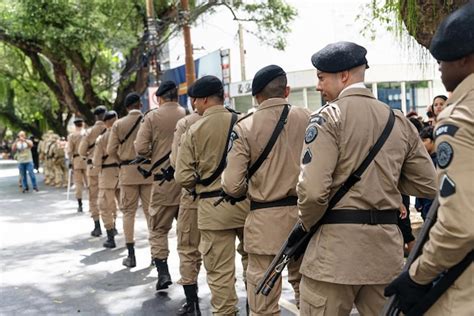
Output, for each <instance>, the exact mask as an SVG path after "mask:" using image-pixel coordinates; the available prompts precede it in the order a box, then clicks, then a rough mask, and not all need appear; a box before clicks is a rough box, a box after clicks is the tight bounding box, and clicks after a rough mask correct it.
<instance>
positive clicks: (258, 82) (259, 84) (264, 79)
mask: <svg viewBox="0 0 474 316" xmlns="http://www.w3.org/2000/svg"><path fill="white" fill-rule="evenodd" d="M283 75H286V72H285V71H284V70H283V69H282V68H281V67H280V66H277V65H269V66H266V67H263V68H262V69H260V70H259V71H257V73H256V74H255V76H254V77H253V81H252V95H253V96H255V95H256V94H257V93H259V92H260V91H262V90H263V88H265V87H266V86H267V84H269V83H270V81H272V80H273V79H275V78H276V77H279V76H283Z"/></svg>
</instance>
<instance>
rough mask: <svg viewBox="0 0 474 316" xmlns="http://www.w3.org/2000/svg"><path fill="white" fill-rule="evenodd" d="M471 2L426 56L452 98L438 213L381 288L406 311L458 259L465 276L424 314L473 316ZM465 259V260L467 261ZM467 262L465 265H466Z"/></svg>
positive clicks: (442, 136)
mask: <svg viewBox="0 0 474 316" xmlns="http://www.w3.org/2000/svg"><path fill="white" fill-rule="evenodd" d="M473 25H474V2H472V1H471V2H470V3H469V4H466V5H465V6H463V7H461V8H460V9H458V10H457V11H455V12H453V13H452V14H451V15H449V16H448V17H447V18H446V19H445V20H444V21H443V22H442V23H441V24H440V26H439V27H438V30H437V31H436V33H435V35H434V37H433V39H432V41H431V46H430V52H431V54H432V55H433V57H434V58H436V59H437V60H438V63H439V69H440V71H441V80H442V81H443V84H444V86H445V87H446V90H448V91H451V92H452V95H451V96H450V97H449V99H448V100H447V101H446V108H445V109H444V110H443V111H442V112H441V113H440V114H439V116H438V122H437V124H436V128H435V132H434V135H435V142H436V152H437V154H438V156H437V157H438V185H439V189H440V190H439V194H438V201H439V208H438V216H437V220H436V223H435V224H434V226H433V227H432V228H431V230H430V234H429V239H428V241H427V242H426V244H425V245H424V248H423V253H422V254H421V255H420V257H418V258H417V259H416V260H415V261H414V262H413V264H412V265H411V267H410V269H409V272H405V273H402V274H401V275H400V276H399V277H398V278H397V279H395V281H393V282H392V283H391V284H390V286H389V287H388V288H387V289H386V293H385V294H386V295H388V296H389V295H392V294H395V293H398V298H399V301H400V307H401V309H402V311H403V312H407V311H408V310H409V309H410V308H411V307H413V306H414V305H415V304H416V303H417V302H420V301H421V300H422V298H423V295H424V294H425V293H426V292H427V291H428V290H429V289H430V288H431V285H432V283H433V281H435V280H436V279H437V278H438V276H439V275H440V274H441V273H443V272H445V271H446V270H448V269H450V268H452V267H453V266H455V265H457V264H458V263H459V262H461V261H462V260H463V259H464V260H466V259H467V260H468V261H467V262H468V266H467V268H466V270H464V272H462V274H461V275H460V276H459V277H458V278H457V279H456V280H455V281H454V283H453V284H452V285H451V286H450V287H449V288H448V290H447V291H446V292H444V293H443V294H442V296H441V297H440V298H439V299H438V300H437V301H436V302H435V303H434V305H432V306H431V307H430V308H429V309H428V311H427V312H426V313H425V315H460V316H462V315H466V316H467V315H473V313H474V301H473V297H474V285H473V275H474V267H473V264H472V258H473V253H472V249H473V245H474V230H473V225H472V224H473V222H474V221H473V219H474V217H473V198H472V197H473V196H474V182H473V178H474V163H473V157H474V32H473ZM469 256H470V257H469ZM469 262H470V263H469Z"/></svg>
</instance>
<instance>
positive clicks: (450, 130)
mask: <svg viewBox="0 0 474 316" xmlns="http://www.w3.org/2000/svg"><path fill="white" fill-rule="evenodd" d="M458 129H459V127H457V126H456V125H452V124H443V125H440V126H439V127H438V128H436V130H435V133H434V138H435V139H436V138H437V137H439V136H441V135H449V136H452V137H454V135H455V134H456V132H457V131H458Z"/></svg>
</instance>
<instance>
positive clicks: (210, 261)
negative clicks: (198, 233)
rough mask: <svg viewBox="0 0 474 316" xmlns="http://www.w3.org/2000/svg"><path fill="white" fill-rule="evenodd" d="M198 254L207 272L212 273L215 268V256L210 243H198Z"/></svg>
mask: <svg viewBox="0 0 474 316" xmlns="http://www.w3.org/2000/svg"><path fill="white" fill-rule="evenodd" d="M198 249H199V252H200V253H201V254H202V261H203V263H204V267H205V268H206V270H207V271H214V268H215V265H216V264H215V254H214V253H213V252H212V243H211V242H208V241H203V240H201V242H200V243H199V248H198Z"/></svg>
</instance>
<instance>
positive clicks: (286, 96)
mask: <svg viewBox="0 0 474 316" xmlns="http://www.w3.org/2000/svg"><path fill="white" fill-rule="evenodd" d="M290 92H291V87H290V86H286V88H285V99H286V98H288V96H289V95H290Z"/></svg>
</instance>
